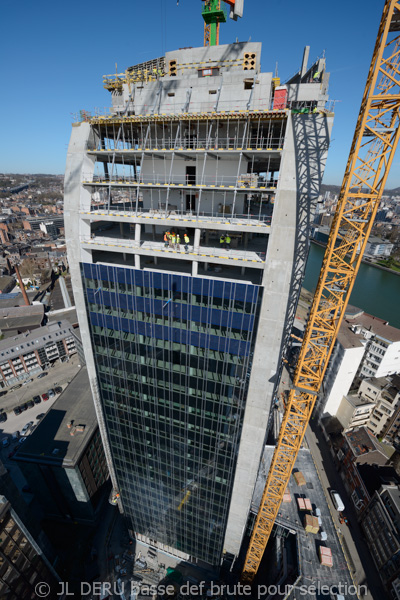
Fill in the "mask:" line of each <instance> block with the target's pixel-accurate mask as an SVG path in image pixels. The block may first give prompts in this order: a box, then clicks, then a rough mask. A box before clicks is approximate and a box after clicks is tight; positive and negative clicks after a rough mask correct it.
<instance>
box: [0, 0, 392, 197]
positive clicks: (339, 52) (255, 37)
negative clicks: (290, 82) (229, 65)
mask: <svg viewBox="0 0 400 600" xmlns="http://www.w3.org/2000/svg"><path fill="white" fill-rule="evenodd" d="M201 6H202V3H201V2H200V0H179V5H178V6H177V2H176V0H152V2H144V1H139V0H130V1H129V0H108V1H106V0H97V1H96V2H87V1H84V2H82V0H79V1H78V0H68V2H55V1H54V0H51V1H50V0H39V1H37V2H32V0H20V2H15V0H0V8H1V15H2V34H1V40H0V51H1V52H0V55H1V58H0V64H1V75H2V85H1V90H2V93H1V98H0V107H1V114H2V119H3V122H2V136H1V143H0V172H3V173H4V172H6V173H7V172H15V173H39V172H40V173H63V172H64V168H65V159H66V152H67V146H68V142H69V137H70V132H71V122H72V120H73V118H72V114H73V113H77V112H79V110H81V109H86V110H88V111H93V109H94V108H95V107H99V108H100V107H101V108H104V107H108V106H109V105H110V94H109V92H107V91H106V90H104V89H103V87H102V75H105V74H110V73H115V63H117V65H118V70H119V71H120V72H121V71H124V70H125V68H126V67H128V66H130V65H133V64H135V63H139V62H143V61H146V60H150V59H152V58H156V57H157V56H162V55H163V54H164V52H165V51H167V50H174V49H176V48H181V47H185V46H202V45H203V20H202V17H201ZM383 6H384V0H364V1H363V2H361V0H336V2H326V1H324V2H321V1H317V0H311V1H309V2H298V1H295V0H286V1H285V2H283V1H282V0H281V1H277V0H275V1H270V0H244V16H243V18H242V19H240V20H239V21H238V22H234V21H231V20H228V23H226V24H224V25H221V34H220V43H221V44H227V43H230V42H234V41H236V38H237V39H238V41H245V40H248V39H249V38H250V37H251V39H252V41H261V42H262V43H263V49H262V57H261V66H262V70H263V71H274V70H275V64H276V62H278V70H279V76H280V77H281V80H282V81H285V79H287V78H288V77H290V76H291V75H292V74H294V73H295V72H296V71H298V70H299V68H300V63H301V59H302V54H303V48H304V46H305V45H309V46H311V50H310V60H314V59H315V58H317V57H318V56H319V55H321V54H322V52H323V51H324V50H325V54H326V59H327V70H328V71H329V72H330V73H331V78H330V87H329V94H330V97H331V98H333V99H335V100H336V101H337V103H336V109H335V112H336V118H335V123H334V128H333V134H332V144H331V148H330V151H329V156H328V163H327V167H326V171H325V177H324V183H328V184H336V185H340V184H341V181H342V177H343V173H344V169H345V165H346V161H347V156H348V152H349V148H350V143H351V139H352V136H353V131H354V127H355V123H356V118H357V114H358V111H359V106H360V101H361V97H362V93H363V90H364V85H365V81H366V76H367V72H368V67H369V64H370V61H371V55H372V50H373V47H374V44H375V39H376V34H377V30H378V25H379V21H380V18H381V14H382V9H383ZM399 157H400V154H399V153H398V156H397V157H396V158H395V161H394V164H393V166H392V170H391V175H390V177H389V180H388V186H387V187H389V188H393V187H397V186H400V169H399V165H400V158H399Z"/></svg>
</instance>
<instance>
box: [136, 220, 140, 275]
mask: <svg viewBox="0 0 400 600" xmlns="http://www.w3.org/2000/svg"><path fill="white" fill-rule="evenodd" d="M139 227H140V225H139ZM135 269H140V255H139V254H135Z"/></svg>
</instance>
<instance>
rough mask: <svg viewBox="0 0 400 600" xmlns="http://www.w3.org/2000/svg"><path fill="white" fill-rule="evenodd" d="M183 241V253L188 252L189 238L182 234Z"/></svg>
mask: <svg viewBox="0 0 400 600" xmlns="http://www.w3.org/2000/svg"><path fill="white" fill-rule="evenodd" d="M183 241H184V242H185V252H189V236H188V234H187V233H184V234H183Z"/></svg>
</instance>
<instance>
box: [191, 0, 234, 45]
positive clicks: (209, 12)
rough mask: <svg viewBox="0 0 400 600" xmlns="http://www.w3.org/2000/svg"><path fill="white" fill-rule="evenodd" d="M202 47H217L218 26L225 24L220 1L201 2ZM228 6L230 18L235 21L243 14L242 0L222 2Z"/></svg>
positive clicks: (208, 0) (225, 0) (224, 15)
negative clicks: (202, 3)
mask: <svg viewBox="0 0 400 600" xmlns="http://www.w3.org/2000/svg"><path fill="white" fill-rule="evenodd" d="M203 2H204V5H203V10H202V13H201V14H202V16H203V19H204V45H205V46H218V44H219V25H220V23H225V22H226V13H225V10H224V8H223V7H221V0H203ZM224 2H225V3H226V4H229V6H230V18H231V19H234V20H235V21H236V20H237V18H238V17H241V16H242V14H243V0H224Z"/></svg>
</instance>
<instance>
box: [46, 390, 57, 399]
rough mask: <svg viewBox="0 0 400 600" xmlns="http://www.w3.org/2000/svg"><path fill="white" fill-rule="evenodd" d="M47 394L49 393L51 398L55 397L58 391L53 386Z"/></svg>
mask: <svg viewBox="0 0 400 600" xmlns="http://www.w3.org/2000/svg"><path fill="white" fill-rule="evenodd" d="M47 395H48V397H49V398H54V396H55V395H56V393H55V391H54V390H53V388H51V389H50V390H47Z"/></svg>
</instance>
